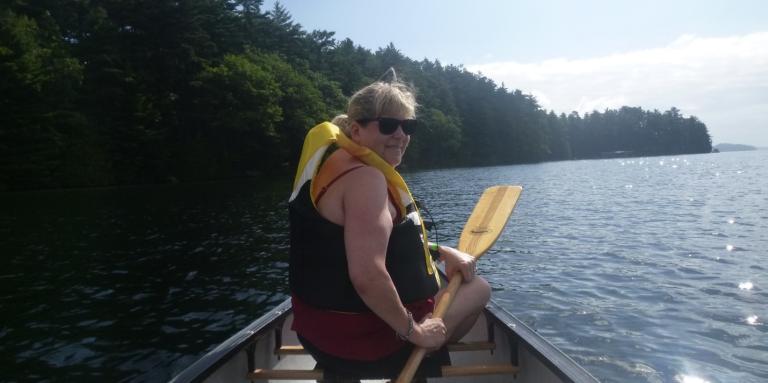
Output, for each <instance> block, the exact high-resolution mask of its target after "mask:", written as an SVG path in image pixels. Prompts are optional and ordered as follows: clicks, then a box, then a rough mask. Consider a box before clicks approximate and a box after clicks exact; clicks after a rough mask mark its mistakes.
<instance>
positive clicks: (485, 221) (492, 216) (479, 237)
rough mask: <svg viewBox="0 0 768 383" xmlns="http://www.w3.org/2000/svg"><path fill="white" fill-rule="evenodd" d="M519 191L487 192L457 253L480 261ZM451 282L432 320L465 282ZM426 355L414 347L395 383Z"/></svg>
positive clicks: (458, 278) (406, 381)
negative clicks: (461, 252) (462, 252)
mask: <svg viewBox="0 0 768 383" xmlns="http://www.w3.org/2000/svg"><path fill="white" fill-rule="evenodd" d="M521 191H522V188H521V187H519V186H493V187H490V188H488V189H486V190H485V191H484V192H483V195H482V196H481V197H480V201H478V203H477V205H475V209H474V210H473V211H472V215H470V217H469V220H468V221H467V224H466V225H465V226H464V230H463V231H462V233H461V238H460V239H459V250H461V251H464V252H466V253H468V254H470V255H472V256H474V257H475V258H480V257H481V256H482V255H483V254H485V252H486V251H487V250H488V249H489V248H490V247H491V246H492V245H493V243H494V242H496V239H498V237H499V234H501V230H502V229H503V228H504V225H506V223H507V220H508V219H509V215H510V214H512V210H513V209H514V207H515V204H516V203H517V199H518V197H519V196H520V192H521ZM450 278H451V281H450V282H449V284H448V287H447V288H446V289H445V291H444V292H443V295H442V296H441V297H440V300H439V301H438V302H437V307H436V308H435V311H434V312H433V313H432V317H433V318H441V319H442V318H443V316H445V313H446V311H448V308H449V307H450V306H451V303H452V302H453V300H454V298H455V297H456V293H457V292H458V291H459V286H461V283H462V282H463V280H464V276H463V275H462V273H461V272H455V273H454V274H453V275H451V276H450ZM424 355H426V350H425V349H424V348H422V347H416V348H415V349H414V350H413V352H412V353H411V356H410V357H409V358H408V361H407V362H406V363H405V367H403V370H402V372H400V376H398V377H397V381H396V382H397V383H410V382H411V380H412V379H413V377H414V375H416V370H418V368H419V365H420V364H421V360H422V359H423V358H424Z"/></svg>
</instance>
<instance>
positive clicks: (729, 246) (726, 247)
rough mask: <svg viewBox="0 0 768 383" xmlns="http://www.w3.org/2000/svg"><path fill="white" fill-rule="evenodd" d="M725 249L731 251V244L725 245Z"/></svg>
mask: <svg viewBox="0 0 768 383" xmlns="http://www.w3.org/2000/svg"><path fill="white" fill-rule="evenodd" d="M725 250H727V251H733V245H725Z"/></svg>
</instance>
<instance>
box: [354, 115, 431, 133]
mask: <svg viewBox="0 0 768 383" xmlns="http://www.w3.org/2000/svg"><path fill="white" fill-rule="evenodd" d="M372 121H378V122H379V132H380V133H381V134H383V135H385V136H388V135H390V134H392V133H394V132H395V131H396V130H397V127H398V126H401V127H402V128H403V133H405V134H407V135H411V134H413V133H416V128H418V127H419V121H418V120H415V119H412V118H408V119H405V120H399V119H397V118H391V117H379V118H363V119H360V120H357V123H358V124H360V125H365V124H367V123H369V122H372Z"/></svg>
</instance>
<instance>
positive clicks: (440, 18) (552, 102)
mask: <svg viewBox="0 0 768 383" xmlns="http://www.w3.org/2000/svg"><path fill="white" fill-rule="evenodd" d="M273 4H274V1H271V0H270V1H265V3H264V9H265V10H269V9H271V8H272V5H273ZM281 4H283V5H284V6H285V7H286V8H287V9H288V11H289V12H290V13H291V14H292V15H293V18H294V21H295V22H298V23H299V24H301V25H302V26H303V27H304V29H305V30H308V31H311V30H314V29H324V30H328V31H334V32H336V38H337V40H342V39H344V38H347V37H349V38H351V39H352V40H353V41H354V42H355V43H356V44H358V45H361V46H363V47H365V48H368V49H370V50H372V51H375V50H376V49H378V48H379V47H383V46H386V45H387V44H389V43H390V42H392V43H394V44H395V47H397V48H398V49H399V50H400V51H401V52H402V53H403V54H404V55H406V56H408V57H410V58H412V59H416V60H420V59H423V58H427V59H430V60H435V59H437V60H439V61H440V62H441V63H443V64H463V65H464V66H465V67H466V68H467V69H469V70H472V71H475V72H481V73H482V74H483V75H485V76H487V77H489V78H491V79H493V80H494V81H495V82H496V83H497V84H499V85H500V84H501V83H504V85H505V86H506V87H507V88H509V89H520V90H521V91H523V92H524V93H528V94H532V95H534V96H535V97H536V99H537V100H538V101H539V104H540V105H541V106H542V107H543V108H545V109H547V110H554V111H555V112H557V113H561V112H565V113H569V112H571V111H573V110H575V111H578V112H579V113H581V114H582V115H583V114H584V113H585V112H590V111H592V110H599V111H603V110H604V109H606V108H618V107H620V106H622V105H628V106H640V107H642V108H644V109H647V110H652V109H659V110H662V111H663V110H667V109H669V108H670V107H672V106H675V107H677V108H678V109H680V110H681V111H682V113H683V114H685V115H694V116H697V117H698V118H699V119H701V120H702V121H703V122H704V123H705V124H707V127H708V128H709V132H710V134H711V135H712V141H713V143H715V144H717V143H721V142H731V143H742V144H751V145H757V146H765V147H768V1H760V0H754V1H747V0H729V1H726V0H722V1H711V0H699V1H688V0H685V1H678V0H664V1H656V0H645V1H631V2H630V1H623V0H612V1H597V0H581V1H565V0H563V1H555V0H535V1H533V0H531V1H529V0H524V1H523V0H521V1H514V0H508V1H503V0H496V1H490V0H489V1H483V0H475V1H449V0H443V1H439V0H424V1H419V0H407V1H406V0H391V1H380V2H369V1H363V0H356V1H355V0H327V1H310V0H284V1H281Z"/></svg>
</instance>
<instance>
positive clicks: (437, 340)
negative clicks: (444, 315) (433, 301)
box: [408, 313, 447, 349]
mask: <svg viewBox="0 0 768 383" xmlns="http://www.w3.org/2000/svg"><path fill="white" fill-rule="evenodd" d="M446 332H447V329H446V328H445V323H444V322H443V320H442V319H440V318H432V313H429V314H427V315H426V316H425V317H424V319H423V320H422V321H421V322H420V323H418V324H417V325H416V326H414V329H413V334H411V336H410V337H409V338H408V340H410V341H411V343H413V344H415V345H417V346H419V347H424V348H426V349H435V348H439V347H440V346H442V345H443V343H445V340H446Z"/></svg>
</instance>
